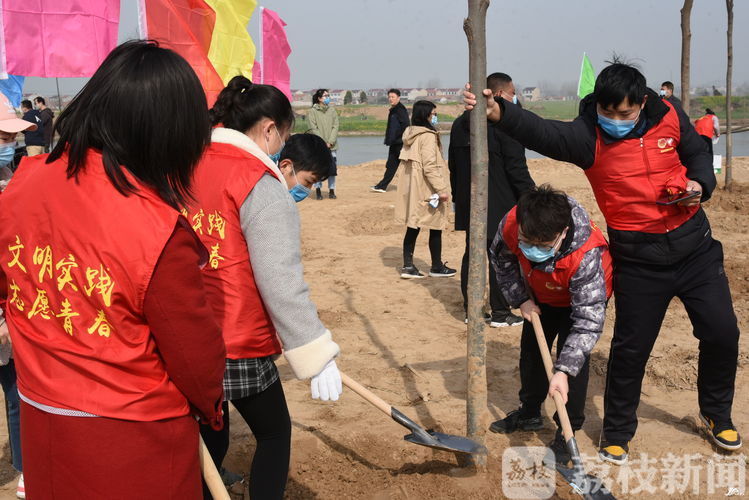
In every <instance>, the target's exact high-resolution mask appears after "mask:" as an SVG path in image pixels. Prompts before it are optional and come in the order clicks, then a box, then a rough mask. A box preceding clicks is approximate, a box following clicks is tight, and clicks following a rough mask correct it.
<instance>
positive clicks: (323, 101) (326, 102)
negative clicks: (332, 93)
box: [322, 97, 330, 106]
mask: <svg viewBox="0 0 749 500" xmlns="http://www.w3.org/2000/svg"><path fill="white" fill-rule="evenodd" d="M322 103H323V104H325V105H326V106H327V105H328V104H330V97H326V98H325V99H323V100H322Z"/></svg>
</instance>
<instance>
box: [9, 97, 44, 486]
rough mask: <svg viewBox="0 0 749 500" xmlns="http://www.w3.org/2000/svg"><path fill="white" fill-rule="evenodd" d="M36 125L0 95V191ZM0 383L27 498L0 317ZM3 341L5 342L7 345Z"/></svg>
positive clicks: (11, 367)
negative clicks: (20, 142) (23, 136)
mask: <svg viewBox="0 0 749 500" xmlns="http://www.w3.org/2000/svg"><path fill="white" fill-rule="evenodd" d="M36 128H37V127H36V124H34V123H31V122H27V121H26V120H21V119H20V118H18V116H17V115H16V110H15V109H14V108H13V105H11V103H10V101H8V98H7V97H5V96H4V95H3V94H0V191H2V190H4V189H5V186H7V185H8V181H10V177H11V176H12V175H13V171H12V170H11V169H10V168H9V167H8V166H9V165H10V164H11V163H12V162H13V157H14V155H15V152H16V134H18V132H22V131H24V130H36ZM0 321H2V324H0V333H4V335H0V342H2V343H3V345H2V346H0V384H2V387H3V393H5V401H6V406H7V410H8V436H10V449H11V457H12V460H13V468H15V469H16V470H17V471H18V472H20V473H21V476H20V477H19V478H18V488H17V491H16V495H17V496H18V498H26V491H25V486H24V483H23V463H22V461H21V413H20V404H19V401H18V389H17V388H16V365H15V363H14V361H13V354H12V352H11V348H10V344H9V342H8V341H7V340H6V339H8V338H9V337H8V325H7V324H6V323H5V320H4V319H1V318H0ZM6 342H8V343H7V344H6Z"/></svg>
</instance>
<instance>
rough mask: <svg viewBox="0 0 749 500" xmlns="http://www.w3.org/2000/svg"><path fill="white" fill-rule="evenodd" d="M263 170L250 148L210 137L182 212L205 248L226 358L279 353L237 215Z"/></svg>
mask: <svg viewBox="0 0 749 500" xmlns="http://www.w3.org/2000/svg"><path fill="white" fill-rule="evenodd" d="M266 173H270V174H272V175H273V176H274V177H275V174H274V173H273V172H271V170H270V169H268V167H266V166H265V164H264V163H263V162H262V161H260V160H259V159H257V158H256V157H254V156H253V155H251V154H250V153H248V152H246V151H244V150H242V149H240V148H238V147H236V146H233V145H230V144H223V143H218V142H214V143H212V144H211V145H210V146H209V147H208V148H207V149H206V151H205V153H204V155H203V158H202V160H201V161H200V164H199V165H198V167H197V169H196V171H195V176H194V181H193V194H194V196H195V200H196V201H195V203H194V204H193V206H191V207H190V210H189V212H187V211H186V212H185V213H184V215H185V216H186V217H187V219H188V221H189V222H190V223H191V224H192V228H193V230H195V232H196V233H197V235H198V237H199V238H200V240H201V241H202V242H203V244H204V245H205V246H206V248H207V249H208V252H209V254H210V255H209V257H208V265H206V266H205V267H204V268H203V278H204V280H205V286H206V290H207V291H208V301H209V303H210V305H211V306H212V308H213V311H214V312H215V313H216V319H217V320H218V322H219V324H220V325H221V328H222V330H223V334H224V342H225V343H226V355H227V357H228V358H230V359H244V358H260V357H265V356H270V355H273V354H280V353H281V344H280V342H279V340H278V335H277V334H276V329H275V328H274V326H273V322H272V321H271V318H270V315H269V314H268V311H267V309H266V308H265V304H264V303H263V299H262V297H261V296H260V292H259V290H258V288H257V285H256V284H255V278H254V274H253V272H252V263H251V262H250V254H249V251H248V250H247V241H246V240H245V238H244V234H243V233H242V227H241V225H240V220H239V211H240V208H241V206H242V203H244V201H245V199H246V198H247V196H248V195H249V194H250V192H251V191H252V189H253V188H254V187H255V184H257V182H258V181H259V180H260V178H261V177H262V176H263V175H265V174H266Z"/></svg>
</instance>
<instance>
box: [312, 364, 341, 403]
mask: <svg viewBox="0 0 749 500" xmlns="http://www.w3.org/2000/svg"><path fill="white" fill-rule="evenodd" d="M310 389H311V391H312V399H320V400H322V401H327V400H331V401H338V396H340V395H341V393H342V392H343V384H342V383H341V372H339V371H338V367H337V366H336V364H335V360H334V359H331V360H330V361H328V364H327V365H325V368H323V369H322V371H321V372H320V373H318V374H317V375H315V376H314V377H312V382H311V384H310Z"/></svg>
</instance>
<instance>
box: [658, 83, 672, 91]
mask: <svg viewBox="0 0 749 500" xmlns="http://www.w3.org/2000/svg"><path fill="white" fill-rule="evenodd" d="M661 87H666V88H667V89H668V90H670V91H671V92H673V91H674V84H673V83H671V82H669V81H665V82H663V83H661Z"/></svg>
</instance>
